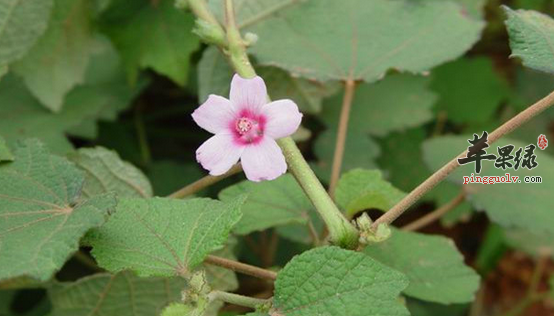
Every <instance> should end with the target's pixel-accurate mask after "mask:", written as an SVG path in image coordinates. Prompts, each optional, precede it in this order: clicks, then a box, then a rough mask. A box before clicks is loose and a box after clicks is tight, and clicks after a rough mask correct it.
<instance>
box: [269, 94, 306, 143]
mask: <svg viewBox="0 0 554 316" xmlns="http://www.w3.org/2000/svg"><path fill="white" fill-rule="evenodd" d="M262 115H265V116H266V118H267V123H266V125H265V131H264V133H265V134H266V135H268V136H270V137H271V138H274V139H277V138H281V137H286V136H289V135H291V134H292V133H294V132H296V130H297V129H298V126H300V122H301V121H302V113H300V111H299V110H298V106H297V105H296V103H294V102H293V101H292V100H278V101H273V102H271V103H268V104H266V105H264V106H263V107H262Z"/></svg>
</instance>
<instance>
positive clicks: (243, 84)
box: [229, 74, 267, 114]
mask: <svg viewBox="0 0 554 316" xmlns="http://www.w3.org/2000/svg"><path fill="white" fill-rule="evenodd" d="M229 99H231V102H233V105H234V106H236V107H237V108H238V109H240V110H243V109H246V110H249V111H251V112H252V113H253V114H258V113H259V111H260V109H261V107H262V106H263V105H264V104H266V103H267V89H266V87H265V82H264V80H263V79H262V78H260V77H258V76H256V77H254V78H252V79H244V78H242V77H241V76H239V75H237V74H235V76H234V77H233V80H232V81H231V92H230V94H229Z"/></svg>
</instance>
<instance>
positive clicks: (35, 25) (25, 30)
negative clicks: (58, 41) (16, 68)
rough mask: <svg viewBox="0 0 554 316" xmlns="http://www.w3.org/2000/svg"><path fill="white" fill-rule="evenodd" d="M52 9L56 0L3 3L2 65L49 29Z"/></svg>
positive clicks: (0, 25)
mask: <svg viewBox="0 0 554 316" xmlns="http://www.w3.org/2000/svg"><path fill="white" fill-rule="evenodd" d="M51 10H52V0H26V1H20V0H7V1H2V2H1V3H0V30H1V31H0V67H7V66H8V64H10V63H11V62H13V61H15V60H17V59H19V58H21V57H22V56H23V55H25V53H26V52H27V51H28V50H29V49H30V48H31V47H32V46H33V44H34V43H35V42H36V41H37V39H38V38H39V37H40V36H41V35H42V34H43V33H44V31H46V27H47V25H48V19H49V17H50V11H51ZM0 77H1V76H0Z"/></svg>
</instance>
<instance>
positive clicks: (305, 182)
mask: <svg viewBox="0 0 554 316" xmlns="http://www.w3.org/2000/svg"><path fill="white" fill-rule="evenodd" d="M225 16H226V20H227V25H226V28H227V41H228V45H229V47H228V56H229V59H230V62H231V65H232V66H233V68H234V69H235V71H236V72H237V73H238V74H239V75H240V76H242V77H244V78H252V77H254V76H255V75H256V71H255V70H254V68H253V67H252V64H251V63H250V60H249V59H248V55H247V54H246V48H245V46H244V41H243V40H242V37H241V35H240V32H239V29H238V28H237V25H236V22H235V17H234V16H235V15H234V11H233V1H232V0H226V1H225ZM277 143H278V144H279V146H280V147H281V150H282V151H283V154H284V155H285V159H286V161H287V164H288V166H289V169H290V171H291V172H292V174H293V175H294V177H295V178H296V180H297V181H298V183H299V184H300V186H301V187H302V189H303V190H304V192H306V195H307V196H308V198H309V199H310V201H312V203H313V204H314V206H315V208H316V210H317V211H318V213H319V214H320V215H321V217H322V218H323V221H324V222H325V224H326V225H327V227H328V229H329V236H330V241H331V242H332V243H333V244H336V245H338V246H341V247H343V248H349V249H355V248H356V247H357V245H358V231H357V230H356V228H355V227H354V226H352V224H350V222H349V221H348V220H347V219H346V218H345V217H344V215H343V214H342V213H341V212H340V211H339V209H338V208H337V206H336V205H335V203H333V201H332V200H331V197H330V196H329V195H328V194H327V192H326V191H325V188H324V187H323V185H321V183H320V182H319V180H318V179H317V177H316V175H315V174H314V172H313V171H312V169H311V168H310V166H309V165H308V163H307V162H306V160H305V159H304V157H303V156H302V154H301V153H300V150H299V149H298V147H297V146H296V144H295V143H294V141H293V140H292V138H290V137H285V138H281V139H279V140H278V141H277Z"/></svg>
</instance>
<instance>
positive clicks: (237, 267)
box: [204, 255, 277, 281]
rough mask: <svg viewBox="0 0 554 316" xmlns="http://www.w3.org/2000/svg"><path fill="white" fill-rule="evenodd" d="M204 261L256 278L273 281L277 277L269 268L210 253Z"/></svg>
mask: <svg viewBox="0 0 554 316" xmlns="http://www.w3.org/2000/svg"><path fill="white" fill-rule="evenodd" d="M204 263H208V264H211V265H215V266H218V267H222V268H225V269H229V270H232V271H235V272H239V273H242V274H246V275H250V276H253V277H256V278H260V279H266V280H271V281H275V280H276V279H277V273H276V272H273V271H269V270H265V269H262V268H258V267H255V266H251V265H249V264H246V263H242V262H238V261H233V260H229V259H226V258H221V257H216V256H212V255H208V256H207V257H206V259H205V260H204Z"/></svg>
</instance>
